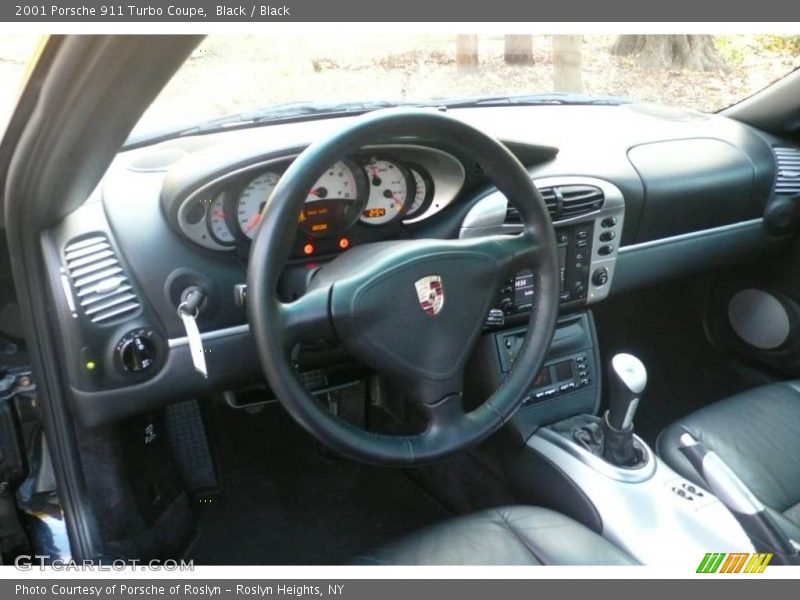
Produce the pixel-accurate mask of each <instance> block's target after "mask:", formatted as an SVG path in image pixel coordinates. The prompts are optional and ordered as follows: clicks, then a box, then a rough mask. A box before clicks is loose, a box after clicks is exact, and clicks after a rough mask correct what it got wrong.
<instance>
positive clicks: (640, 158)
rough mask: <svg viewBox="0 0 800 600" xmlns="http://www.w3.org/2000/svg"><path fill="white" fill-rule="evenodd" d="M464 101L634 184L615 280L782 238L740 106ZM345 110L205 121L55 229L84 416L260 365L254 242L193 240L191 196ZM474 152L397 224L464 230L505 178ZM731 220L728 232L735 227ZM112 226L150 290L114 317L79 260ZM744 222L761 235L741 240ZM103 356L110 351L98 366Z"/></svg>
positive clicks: (519, 138) (435, 144) (122, 162)
mask: <svg viewBox="0 0 800 600" xmlns="http://www.w3.org/2000/svg"><path fill="white" fill-rule="evenodd" d="M452 114H453V115H455V116H457V117H459V118H463V119H464V120H466V121H468V122H469V123H471V124H473V125H475V126H477V127H479V128H481V129H483V130H485V131H487V132H488V133H491V134H493V135H495V136H496V137H498V138H499V139H501V140H504V141H505V142H507V144H508V145H509V147H510V148H512V150H513V151H514V152H515V154H517V156H518V157H519V158H520V160H521V161H522V162H523V163H524V164H525V165H526V166H527V167H528V168H529V171H530V173H531V176H532V177H533V178H534V179H539V178H556V177H558V178H563V177H585V178H586V177H588V178H596V179H599V180H602V181H604V182H608V183H610V184H612V185H613V186H615V187H616V188H618V190H619V191H620V192H621V194H622V197H623V198H624V226H623V227H622V228H621V233H620V236H619V239H616V240H615V241H614V245H615V246H616V247H617V248H619V257H620V258H619V261H618V264H617V267H616V271H617V275H616V277H617V278H616V279H615V280H614V281H612V282H611V283H610V287H611V292H612V293H614V292H617V291H619V290H624V289H628V288H630V287H633V286H635V285H637V281H638V280H639V278H640V277H639V275H637V273H638V274H640V275H641V281H642V283H647V282H650V281H652V280H654V278H658V277H659V272H660V271H661V270H663V276H665V277H671V276H676V275H679V274H681V273H682V272H685V271H689V270H696V269H698V268H705V267H710V266H713V265H714V264H716V262H715V261H717V260H719V261H726V260H741V259H743V258H745V257H749V256H754V255H756V254H757V253H758V252H762V251H766V250H768V249H770V248H772V247H774V246H776V245H778V244H780V243H781V241H782V240H781V239H779V238H776V237H774V236H771V235H769V233H768V232H767V231H766V229H765V228H764V226H763V224H762V223H761V222H760V219H761V217H762V216H763V214H764V210H765V207H766V205H767V203H768V202H769V201H770V199H771V198H772V196H773V188H774V183H775V175H776V167H775V160H774V156H773V152H772V150H771V146H772V145H774V144H779V143H780V140H776V139H774V138H771V137H769V136H767V135H766V134H763V133H761V132H758V131H755V130H753V129H752V128H750V127H747V126H745V125H742V124H740V123H738V122H736V121H733V120H730V119H727V118H724V117H720V116H709V115H700V114H699V113H692V112H688V111H679V110H672V109H658V110H655V109H650V108H648V107H640V106H636V105H622V106H539V107H503V108H480V109H462V110H454V111H452ZM341 121H342V120H340V119H329V120H323V121H311V122H305V123H291V124H283V125H274V126H264V127H258V128H253V129H246V130H239V131H230V132H223V133H215V134H208V135H198V136H192V137H187V138H181V139H176V140H172V141H167V142H162V143H160V144H158V145H157V146H155V147H142V148H137V149H135V150H131V151H127V152H122V153H120V154H119V156H118V157H117V158H116V160H115V161H114V163H113V164H112V166H111V167H110V168H109V170H108V172H107V174H106V176H105V178H104V180H103V182H102V185H101V186H100V187H99V188H98V190H97V191H96V193H95V195H94V196H93V197H92V198H91V199H89V200H88V201H87V203H86V204H85V205H84V206H83V207H82V208H80V209H79V210H78V211H76V212H75V213H73V214H72V215H70V216H68V217H67V218H66V219H64V221H63V222H62V223H60V224H59V225H58V226H56V227H54V228H53V229H52V230H51V231H49V232H48V233H47V235H46V236H45V240H44V243H45V247H46V249H47V251H48V252H47V253H48V256H49V257H50V262H51V265H50V269H51V271H52V281H53V286H52V287H53V297H54V311H55V312H56V314H57V315H58V319H59V322H60V324H61V325H60V334H61V346H62V352H63V353H64V357H65V359H66V360H67V361H68V363H69V365H70V371H69V372H70V376H71V379H72V381H71V384H72V388H73V395H74V400H75V408H76V411H77V413H78V414H79V415H80V416H81V418H82V419H84V420H85V421H86V422H87V423H90V424H97V423H102V422H104V421H107V420H111V419H115V418H119V417H121V416H124V415H128V414H134V413H136V412H140V411H141V410H142V409H144V408H148V407H153V406H158V405H159V404H162V403H164V402H167V401H169V400H171V399H175V398H176V397H178V398H180V397H186V396H187V395H191V394H195V393H198V392H201V391H202V390H204V389H207V388H208V387H217V388H224V387H225V386H232V385H235V384H238V383H242V382H245V381H248V380H253V379H257V378H258V377H259V370H258V366H257V361H256V360H255V358H254V356H252V341H251V338H250V335H249V333H248V329H247V323H246V317H245V310H244V308H243V307H242V306H239V305H237V303H236V302H235V301H234V291H233V290H234V286H236V285H237V284H242V283H244V282H245V279H246V276H245V274H246V260H247V255H246V252H247V246H246V245H245V246H242V248H240V249H238V250H234V251H219V250H212V249H209V248H206V247H202V246H200V245H198V244H196V243H193V242H192V241H190V240H189V239H187V237H186V236H185V235H183V234H182V232H181V230H180V228H179V227H177V226H176V221H175V219H176V214H177V208H176V207H177V205H178V204H179V202H180V201H181V200H182V199H183V198H185V197H187V196H188V195H189V194H191V192H192V191H193V190H194V189H197V188H198V187H200V186H203V185H205V184H207V183H209V182H210V181H212V180H214V179H215V178H218V177H219V176H220V175H223V174H225V173H227V172H234V171H237V170H239V169H242V168H247V167H250V166H252V165H253V164H257V163H259V162H260V161H262V162H263V161H265V160H269V159H282V158H285V159H289V158H290V157H292V156H294V155H296V154H297V153H298V152H299V151H301V150H302V149H303V148H304V147H305V146H306V145H307V144H308V143H310V142H311V141H313V140H314V139H315V138H317V137H318V136H323V135H325V134H326V133H327V132H330V131H333V130H335V129H336V128H337V127H339V126H340V123H341ZM387 142H391V143H395V144H413V145H417V146H422V147H426V146H427V147H429V148H432V149H434V150H436V151H441V152H445V153H447V154H449V155H450V156H452V157H454V158H455V159H456V160H459V161H461V160H462V159H461V157H460V156H459V152H458V148H453V147H451V146H450V145H449V144H448V141H447V140H391V141H388V140H387ZM462 167H463V170H464V180H463V184H462V186H461V187H460V188H459V189H458V190H457V193H456V194H455V196H454V197H453V198H452V201H451V202H449V203H448V204H447V205H446V206H443V207H441V209H440V210H438V211H436V212H435V214H432V215H430V217H429V218H426V219H423V220H420V221H417V222H413V223H406V224H404V225H402V226H400V225H398V226H397V227H395V228H393V229H391V230H390V231H391V234H392V235H398V236H399V235H402V236H409V237H457V236H458V235H459V230H460V228H461V224H462V220H463V218H464V216H465V214H467V212H468V211H469V210H470V208H471V207H473V206H474V205H475V204H476V203H477V202H479V201H480V200H481V198H484V197H485V196H486V194H487V193H488V192H490V191H491V189H492V187H491V182H489V181H487V180H486V179H485V177H484V176H483V173H482V171H481V167H480V164H475V163H474V162H467V161H463V162H462ZM727 227H730V231H728V229H726V228H727ZM721 232H726V233H725V235H726V237H725V238H724V240H723V239H720V237H719V234H720V233H721ZM98 233H101V234H102V235H105V236H107V237H108V238H109V239H110V240H111V245H112V246H113V250H114V252H115V253H116V257H115V258H116V259H117V260H118V262H119V265H120V269H121V270H122V274H123V275H124V276H125V277H126V278H127V279H128V280H129V282H130V283H131V286H132V288H133V291H134V292H135V295H136V302H137V303H138V305H139V308H136V309H131V311H129V312H127V313H125V314H123V315H120V316H119V318H117V317H112V318H109V319H108V320H107V321H104V322H101V323H95V322H92V320H91V319H89V318H87V315H86V314H85V313H84V312H83V311H82V309H81V306H80V299H79V297H78V293H79V290H78V289H77V286H76V278H75V277H74V276H73V274H72V273H71V272H70V270H69V268H68V265H67V262H66V259H65V256H66V254H65V248H67V247H68V246H69V245H70V244H75V243H80V242H81V241H84V240H89V239H91V238H92V236H94V235H96V234H98ZM706 234H707V235H706ZM686 236H689V237H688V238H687V237H686ZM739 236H741V239H743V240H746V243H744V244H743V245H741V246H739V247H737V248H736V249H735V250H736V251H735V252H734V246H735V242H736V240H737V239H739ZM703 240H711V241H712V242H711V243H712V246H713V249H714V251H712V252H710V253H709V254H708V256H711V257H713V258H714V260H713V261H711V262H708V261H706V260H705V258H704V256H705V255H704V248H705V246H704V243H703ZM367 241H369V240H367ZM685 242H691V244H693V245H692V248H693V250H692V252H691V253H689V254H688V255H687V254H684V255H681V254H680V252H678V255H680V256H681V258H680V260H679V261H678V263H676V264H675V265H670V264H669V261H665V260H664V257H665V256H667V257H668V256H669V254H666V255H664V254H661V253H660V250H658V249H659V248H661V246H662V245H665V247H668V246H670V245H671V244H673V243H674V244H678V246H674V247H672V250H670V251H669V252H674V250H675V248H678V247H679V246H680V247H688V246H683V244H684V243H685ZM654 244H655V245H654ZM657 250H658V252H656V251H657ZM715 252H716V254H715ZM642 261H645V262H642ZM298 263H299V264H300V265H301V266H302V264H303V262H302V261H298ZM62 276H66V281H65V280H64V277H62ZM190 285H201V286H203V287H204V288H206V290H207V292H208V301H207V306H206V307H205V308H204V310H203V311H202V313H201V314H200V317H199V319H198V325H199V327H200V330H201V332H204V334H206V335H207V337H208V340H209V345H210V346H211V350H212V352H211V356H210V358H209V361H208V362H209V380H208V381H205V380H203V379H202V378H200V377H198V376H197V374H196V373H195V372H194V371H193V369H192V367H191V361H190V360H189V357H188V349H187V348H186V344H185V339H182V338H183V336H184V335H185V334H184V331H183V327H182V324H181V321H180V319H179V318H178V316H177V313H176V305H177V302H178V300H179V299H180V295H181V292H182V290H184V289H185V288H186V287H187V286H190ZM70 296H71V297H70ZM70 304H73V305H74V306H70ZM137 328H144V329H147V330H148V331H150V332H151V333H152V335H153V336H154V337H155V339H157V340H158V355H157V356H156V358H155V363H154V367H153V368H152V369H151V370H150V371H149V374H147V375H141V376H140V375H136V376H131V375H130V374H129V373H126V372H125V370H124V369H121V368H120V365H119V363H118V361H117V359H116V358H115V351H116V349H117V347H118V343H119V341H120V339H121V338H123V337H124V336H125V335H126V334H127V333H128V332H130V331H132V330H134V329H137ZM90 359H91V360H90ZM87 361H90V362H92V363H94V365H95V368H94V369H92V370H91V372H87V370H86V364H87ZM111 390H113V392H111Z"/></svg>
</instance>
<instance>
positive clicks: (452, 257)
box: [247, 109, 559, 465]
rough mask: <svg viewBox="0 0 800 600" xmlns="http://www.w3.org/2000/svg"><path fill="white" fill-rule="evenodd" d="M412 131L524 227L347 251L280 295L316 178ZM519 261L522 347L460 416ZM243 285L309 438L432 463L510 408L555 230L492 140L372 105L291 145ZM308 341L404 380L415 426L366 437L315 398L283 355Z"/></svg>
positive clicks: (538, 341)
mask: <svg viewBox="0 0 800 600" xmlns="http://www.w3.org/2000/svg"><path fill="white" fill-rule="evenodd" d="M415 139H416V140H418V139H428V140H431V139H434V140H436V139H440V140H447V142H448V143H449V144H451V145H453V146H455V147H458V148H459V149H461V151H463V152H464V153H465V154H466V155H467V156H469V157H471V158H473V159H474V160H476V161H478V162H479V163H480V164H481V166H482V167H483V169H484V171H485V173H486V175H487V176H488V177H489V178H490V179H491V180H492V181H493V182H494V184H495V185H496V186H497V187H498V189H499V190H500V191H501V192H503V193H504V194H505V196H506V197H507V198H508V200H509V202H510V203H511V204H513V205H514V206H515V207H516V208H517V209H518V210H519V214H520V216H521V217H522V222H523V224H524V225H523V231H522V233H520V234H518V235H495V236H489V237H483V238H475V239H463V240H438V239H422V240H402V241H391V242H379V243H373V244H365V245H361V246H355V247H353V248H351V249H350V250H348V251H347V252H344V253H343V254H341V255H340V256H339V257H337V258H336V259H335V260H333V261H332V262H330V263H328V264H327V265H325V266H324V267H322V269H320V270H319V271H318V272H317V274H316V275H315V276H314V278H313V279H312V281H311V283H310V285H309V288H308V290H307V292H306V293H305V294H304V295H303V296H302V297H301V298H299V299H298V300H296V301H294V302H291V303H283V302H281V301H280V300H279V299H278V297H277V289H278V280H279V278H280V276H281V272H282V270H283V268H284V266H285V264H286V261H287V259H288V257H289V253H290V250H291V248H292V244H293V241H294V239H295V236H296V230H297V217H298V215H299V214H300V211H301V209H302V206H303V202H304V200H305V198H306V195H307V193H308V190H309V189H311V188H312V186H313V185H314V183H315V181H316V180H317V178H318V176H319V175H320V174H321V173H322V172H324V170H325V169H326V168H328V167H329V166H330V165H331V164H334V163H335V162H336V161H338V160H340V159H342V158H343V157H346V156H348V155H350V154H352V153H354V152H356V151H358V150H359V149H361V148H362V147H364V146H367V145H370V144H376V143H385V142H389V141H394V142H396V141H403V140H405V141H411V140H415ZM525 268H528V269H532V270H533V272H534V290H535V292H534V300H533V306H532V308H531V316H530V321H529V322H528V331H527V335H526V337H525V342H524V344H523V345H522V348H521V349H520V351H519V354H518V357H517V359H516V361H515V363H514V367H513V368H512V370H511V372H510V373H509V374H508V376H507V377H506V378H505V380H504V381H503V383H502V385H501V386H500V387H499V389H497V391H495V392H494V393H493V394H492V395H491V396H490V397H489V398H488V399H486V401H485V402H484V403H483V404H481V405H480V406H479V407H478V408H476V409H475V410H473V411H471V412H465V410H464V408H463V403H462V385H463V383H462V381H463V375H464V369H465V366H466V363H467V360H468V358H469V357H470V354H471V352H472V350H473V349H474V347H475V344H476V342H477V340H478V337H479V336H480V333H481V329H482V326H483V323H484V319H485V317H486V314H487V311H488V309H489V308H490V304H491V302H492V300H493V298H494V297H495V294H496V293H497V290H498V289H499V288H500V287H501V285H502V282H504V281H507V280H508V279H510V278H512V277H513V275H514V274H515V273H516V272H518V271H519V270H521V269H525ZM247 282H248V300H247V310H248V315H249V320H250V327H251V330H252V333H253V336H254V338H255V341H256V346H257V348H258V353H259V359H260V361H261V366H262V368H263V370H264V373H265V375H266V377H267V380H268V381H269V384H270V386H271V387H272V390H273V391H274V392H275V394H276V395H277V397H278V399H279V400H280V401H281V403H282V404H283V406H284V407H285V408H286V410H287V411H288V412H289V413H290V414H291V415H292V416H293V417H294V418H295V419H296V420H297V421H298V422H299V423H300V424H301V425H302V426H303V427H304V428H305V429H306V430H308V431H309V432H310V433H311V434H312V435H314V436H315V437H316V438H317V439H319V441H320V442H322V443H323V444H326V445H327V446H329V447H331V448H333V449H334V450H336V451H338V452H340V453H342V454H344V455H346V456H348V457H350V458H353V459H358V460H362V461H366V462H370V463H375V464H387V465H409V464H413V463H422V462H429V461H433V460H435V459H439V458H442V457H445V456H447V455H449V454H451V453H453V452H455V451H457V450H460V449H463V448H466V447H468V446H471V445H474V444H477V443H478V442H480V441H481V440H483V439H484V438H486V437H487V436H488V435H490V434H491V433H492V432H494V431H496V430H497V429H498V428H499V427H500V426H501V425H502V424H503V423H505V422H506V421H507V420H508V419H509V418H510V417H511V415H512V414H513V413H514V411H515V410H516V409H517V408H518V407H519V406H520V404H521V403H522V401H523V399H524V396H525V394H526V393H527V391H528V390H529V387H530V385H531V383H532V381H533V378H534V377H535V375H536V373H537V372H538V371H539V369H540V368H541V366H542V363H543V361H544V356H545V353H546V351H547V349H548V347H549V345H550V341H551V339H552V336H553V331H554V328H555V322H556V317H557V313H558V291H559V285H558V283H559V273H558V255H557V245H556V240H555V234H554V231H553V227H552V224H551V222H550V219H549V216H548V213H547V208H546V207H545V203H544V200H543V199H542V197H541V195H540V194H539V192H538V190H537V189H536V187H535V186H534V185H533V183H532V182H531V178H530V175H529V174H528V172H527V171H526V170H525V167H524V166H523V165H522V164H521V163H520V162H519V161H518V160H517V159H516V157H514V155H512V154H511V153H510V152H509V151H508V150H507V149H506V147H505V146H503V145H502V144H501V143H500V142H498V141H497V140H495V139H494V138H492V137H490V136H488V135H486V134H484V133H482V132H481V131H479V130H477V129H475V128H473V127H471V126H469V125H467V124H465V123H463V122H461V121H458V120H456V119H454V118H452V117H449V116H447V115H445V114H442V113H440V112H437V111H429V110H424V109H390V110H387V111H378V112H373V113H370V114H368V115H365V116H363V117H360V118H358V119H356V120H354V121H352V122H351V123H350V124H348V125H347V126H346V127H345V128H344V129H342V130H341V131H339V132H338V133H336V134H334V135H331V136H329V137H327V138H326V139H324V140H321V141H318V142H316V143H314V144H312V145H311V146H309V147H308V148H307V149H306V150H305V151H304V152H303V153H302V154H300V156H298V157H297V158H296V159H295V160H294V162H293V163H292V164H291V166H290V167H289V169H288V170H287V171H286V172H285V173H284V175H283V176H282V177H281V179H280V181H279V183H278V185H277V186H276V188H275V190H274V192H273V194H272V196H271V198H270V199H269V201H268V202H267V204H266V206H265V208H264V211H263V214H262V219H261V224H260V226H259V231H258V234H257V235H256V238H255V240H254V243H253V245H252V248H251V251H250V262H249V266H248V277H247ZM418 287H420V288H421V289H420V290H418V289H417V288H418ZM437 309H438V310H437ZM434 313H435V314H434ZM319 338H329V339H333V340H337V341H338V342H339V343H341V344H342V345H343V346H344V348H345V349H346V350H347V351H348V352H349V353H350V354H352V355H353V356H354V357H355V358H357V359H358V360H360V361H361V362H363V363H364V364H366V365H368V366H370V367H371V368H373V369H374V370H375V371H377V372H378V373H381V374H384V375H386V376H387V377H390V378H392V379H394V380H396V381H399V382H400V383H402V384H403V385H404V386H405V388H406V389H407V390H408V395H409V397H410V398H411V399H412V401H413V402H416V403H417V404H419V406H420V407H421V408H422V409H424V412H425V414H426V416H427V427H426V428H425V430H424V431H423V432H422V433H419V434H417V435H409V436H392V435H384V434H377V433H372V432H369V431H366V430H363V429H360V428H357V427H355V426H353V425H350V424H348V423H346V422H345V421H343V420H342V419H339V418H338V417H336V416H335V415H333V414H332V413H331V412H330V411H329V410H327V408H325V407H324V406H322V405H321V404H320V403H319V402H318V401H317V400H315V399H314V398H313V396H312V395H311V394H310V393H309V392H308V391H306V389H305V388H304V387H303V385H302V384H301V383H300V382H299V381H298V379H297V376H296V371H295V369H294V367H293V364H292V360H291V352H292V349H293V348H294V347H295V346H296V344H297V343H299V342H301V341H303V340H310V339H319Z"/></svg>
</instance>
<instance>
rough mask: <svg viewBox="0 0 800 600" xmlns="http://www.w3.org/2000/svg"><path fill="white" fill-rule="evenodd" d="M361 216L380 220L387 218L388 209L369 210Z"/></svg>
mask: <svg viewBox="0 0 800 600" xmlns="http://www.w3.org/2000/svg"><path fill="white" fill-rule="evenodd" d="M361 215H362V216H363V217H364V218H365V219H380V218H381V217H385V216H386V209H385V208H368V209H367V210H365V211H364V212H363V213H361Z"/></svg>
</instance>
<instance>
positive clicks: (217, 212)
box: [211, 210, 225, 219]
mask: <svg viewBox="0 0 800 600" xmlns="http://www.w3.org/2000/svg"><path fill="white" fill-rule="evenodd" d="M211 216H213V217H219V218H220V219H224V218H225V213H224V212H222V211H221V210H214V211H212V212H211Z"/></svg>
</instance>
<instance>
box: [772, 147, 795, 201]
mask: <svg viewBox="0 0 800 600" xmlns="http://www.w3.org/2000/svg"><path fill="white" fill-rule="evenodd" d="M772 151H773V152H774V153H775V162H776V163H777V166H778V177H777V179H776V181H775V193H776V194H779V195H794V194H800V148H790V147H786V146H783V147H781V146H776V147H775V148H773V149H772Z"/></svg>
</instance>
